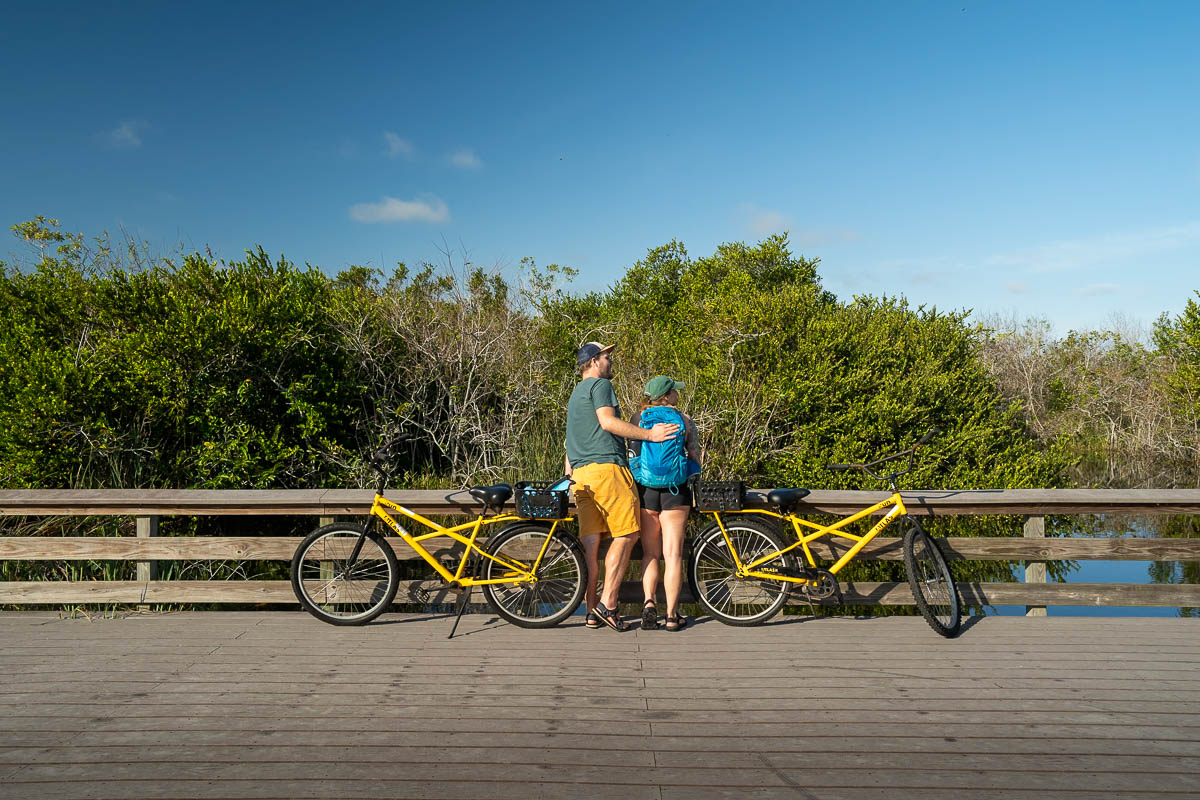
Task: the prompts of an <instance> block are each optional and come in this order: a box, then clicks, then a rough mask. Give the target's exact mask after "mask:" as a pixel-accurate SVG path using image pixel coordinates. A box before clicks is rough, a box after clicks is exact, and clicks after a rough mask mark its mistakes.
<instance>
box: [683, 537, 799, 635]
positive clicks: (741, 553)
mask: <svg viewBox="0 0 1200 800" xmlns="http://www.w3.org/2000/svg"><path fill="white" fill-rule="evenodd" d="M724 522H725V532H726V533H728V534H729V540H730V541H732V542H733V546H734V549H735V550H736V551H737V555H738V558H740V559H741V561H742V563H743V564H746V563H749V562H751V561H755V560H757V559H759V558H762V557H763V556H766V555H770V554H771V553H772V552H778V551H779V550H782V549H783V544H782V543H781V542H780V540H779V537H778V536H777V535H776V534H775V532H774V531H773V530H771V528H770V527H769V526H767V525H765V524H763V523H762V522H759V521H757V520H751V519H738V518H726V519H725V520H724ZM791 564H792V559H791V557H790V556H787V555H785V556H781V557H780V558H777V559H775V560H774V561H772V562H770V563H769V564H766V565H764V567H763V568H764V569H768V568H775V569H778V568H781V567H783V568H787V567H790V566H791ZM688 582H689V584H690V585H691V587H692V591H693V592H695V594H696V599H697V600H699V601H700V605H702V606H704V610H705V611H707V612H708V613H709V614H711V615H712V616H713V617H714V618H716V619H718V620H720V621H721V622H724V623H725V624H726V625H740V626H748V625H761V624H762V623H764V622H766V621H767V620H769V619H770V618H771V617H773V616H775V615H776V614H778V613H779V609H780V608H782V607H783V604H784V603H785V602H787V584H786V583H784V582H783V581H772V580H765V579H760V578H739V577H738V576H737V564H736V563H735V561H734V559H733V554H732V553H730V552H729V544H728V543H727V542H726V540H725V536H724V535H722V533H721V528H720V526H719V525H718V524H717V523H716V522H713V523H712V524H711V525H709V526H708V527H706V528H705V529H704V530H702V531H700V533H699V535H697V537H696V540H695V544H694V545H693V547H692V556H691V558H690V559H689V560H688Z"/></svg>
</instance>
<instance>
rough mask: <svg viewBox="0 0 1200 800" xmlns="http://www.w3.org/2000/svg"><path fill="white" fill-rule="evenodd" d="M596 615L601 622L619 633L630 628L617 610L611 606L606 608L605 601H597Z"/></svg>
mask: <svg viewBox="0 0 1200 800" xmlns="http://www.w3.org/2000/svg"><path fill="white" fill-rule="evenodd" d="M596 616H597V617H599V618H600V621H601V622H603V623H604V624H605V625H607V626H608V627H610V628H612V629H613V630H614V631H617V632H618V633H624V632H625V631H627V630H629V625H628V624H626V622H625V620H623V619H621V617H620V615H618V614H617V612H616V611H613V610H612V609H611V608H605V607H604V603H596Z"/></svg>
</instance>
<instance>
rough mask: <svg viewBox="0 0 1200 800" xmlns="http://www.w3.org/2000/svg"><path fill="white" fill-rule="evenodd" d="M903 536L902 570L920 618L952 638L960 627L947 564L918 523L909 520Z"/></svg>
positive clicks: (959, 609)
mask: <svg viewBox="0 0 1200 800" xmlns="http://www.w3.org/2000/svg"><path fill="white" fill-rule="evenodd" d="M909 523H910V527H909V529H908V531H907V532H906V533H905V534H904V568H905V570H906V571H907V572H908V585H909V588H911V589H912V594H913V600H915V601H916V603H917V609H918V610H919V611H920V612H921V616H922V617H924V618H925V621H926V622H928V623H929V627H931V628H933V630H934V632H936V633H938V634H940V635H942V636H945V637H946V638H948V639H949V638H953V637H954V636H956V635H958V631H959V626H960V625H961V624H962V603H961V602H960V600H959V597H958V586H957V585H956V584H955V583H954V575H953V574H952V573H951V572H950V565H949V564H948V563H946V557H945V556H944V555H943V554H942V550H941V548H940V547H938V545H937V542H936V541H934V539H933V537H932V536H930V535H929V534H928V533H926V532H925V529H924V528H923V527H921V523H919V522H917V521H916V520H913V519H910V520H909Z"/></svg>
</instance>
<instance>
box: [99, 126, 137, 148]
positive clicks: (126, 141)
mask: <svg viewBox="0 0 1200 800" xmlns="http://www.w3.org/2000/svg"><path fill="white" fill-rule="evenodd" d="M145 128H146V123H144V122H139V121H137V120H125V121H124V122H122V123H121V124H120V125H118V126H117V127H115V128H113V129H112V130H111V131H106V132H104V133H103V134H101V139H102V140H103V141H104V146H105V147H108V148H111V149H113V150H136V149H138V148H139V147H141V146H142V131H143V130H145Z"/></svg>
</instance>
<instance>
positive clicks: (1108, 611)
mask: <svg viewBox="0 0 1200 800" xmlns="http://www.w3.org/2000/svg"><path fill="white" fill-rule="evenodd" d="M1080 522H1081V523H1083V524H1082V525H1081V527H1084V528H1087V527H1090V528H1091V530H1090V531H1089V530H1076V531H1072V532H1071V533H1070V534H1069V535H1071V536H1088V535H1092V536H1096V537H1111V536H1129V537H1155V536H1161V535H1162V533H1161V532H1160V531H1159V530H1156V529H1155V528H1162V527H1165V526H1163V525H1162V522H1164V520H1157V521H1155V520H1145V519H1131V518H1128V517H1098V518H1092V519H1091V522H1092V523H1094V524H1093V525H1090V526H1089V525H1087V524H1086V523H1087V522H1088V521H1087V520H1080ZM1075 563H1076V564H1077V565H1078V568H1077V569H1075V570H1072V571H1071V573H1070V574H1069V575H1067V579H1066V583H1164V582H1165V581H1162V580H1159V579H1157V578H1156V576H1155V575H1154V574H1153V571H1152V570H1153V568H1154V566H1155V565H1156V562H1154V561H1076V562H1075ZM1160 569H1161V565H1160ZM1176 572H1178V570H1176ZM1023 577H1024V576H1023V575H1022V578H1023ZM1173 582H1178V578H1176V581H1173ZM1188 582H1193V581H1188ZM987 613H989V614H996V615H999V616H1022V617H1023V616H1025V606H994V607H992V608H989V609H987ZM1046 613H1047V614H1048V615H1049V616H1052V617H1178V616H1181V610H1180V608H1179V607H1171V606H1047V607H1046Z"/></svg>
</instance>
